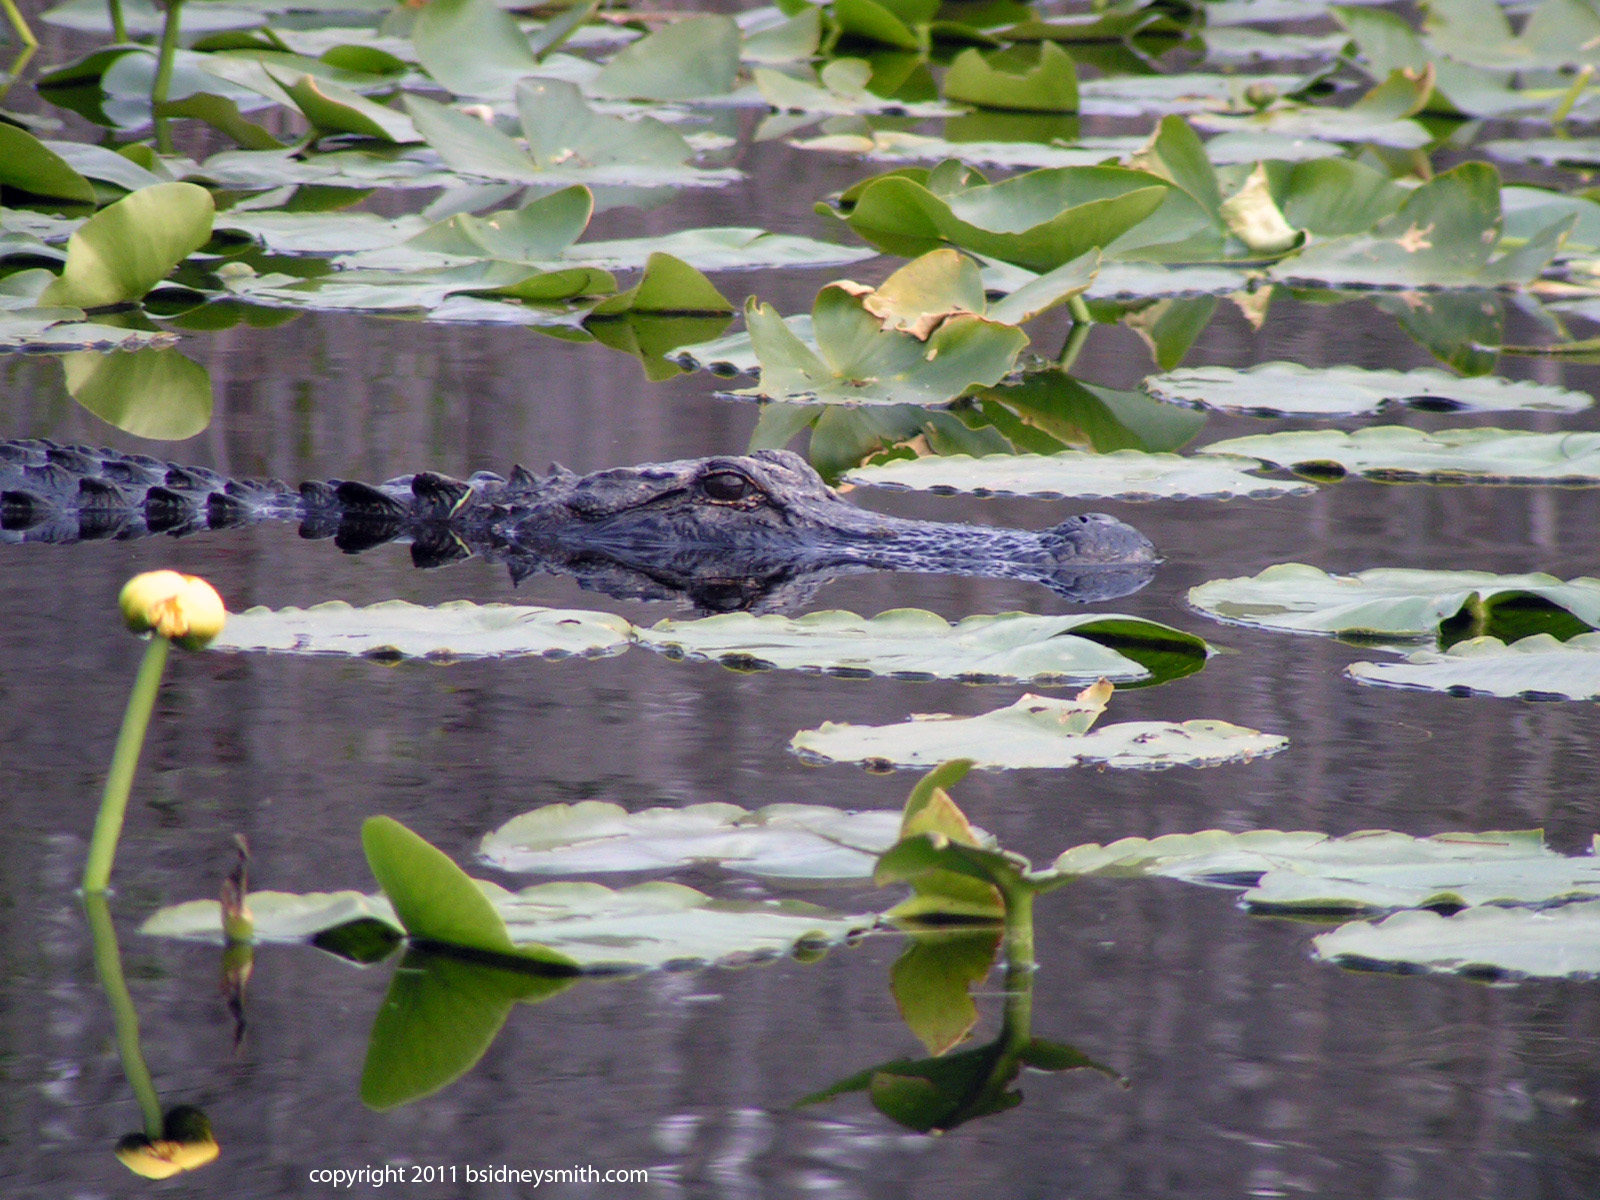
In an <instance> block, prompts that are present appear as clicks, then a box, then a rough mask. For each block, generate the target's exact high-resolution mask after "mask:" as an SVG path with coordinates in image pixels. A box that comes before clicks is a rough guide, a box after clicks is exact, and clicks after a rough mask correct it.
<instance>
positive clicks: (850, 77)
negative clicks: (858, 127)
mask: <svg viewBox="0 0 1600 1200" xmlns="http://www.w3.org/2000/svg"><path fill="white" fill-rule="evenodd" d="M751 75H752V76H753V77H754V79H755V83H756V87H757V88H758V89H759V90H760V92H761V97H762V99H764V100H765V101H766V102H767V103H768V104H770V105H771V106H772V107H773V108H775V109H777V110H779V112H801V113H807V114H816V116H825V115H831V116H847V115H850V114H863V113H895V114H897V115H903V116H915V117H946V116H950V115H951V114H953V113H956V112H959V111H961V110H960V109H957V108H952V107H951V106H949V105H947V104H943V103H939V102H934V101H919V102H908V101H905V100H897V99H893V98H890V97H885V96H880V95H878V94H877V93H875V92H872V91H870V90H868V87H867V83H868V81H869V80H870V79H871V78H872V66H871V64H870V63H868V62H866V60H864V59H859V58H835V59H833V60H832V61H830V62H828V63H826V64H825V65H824V66H823V67H822V69H821V70H819V71H818V72H817V73H816V75H815V76H810V77H802V76H797V75H791V74H787V73H785V72H784V71H777V70H773V69H772V68H770V67H757V68H755V70H753V71H752V72H751ZM816 116H813V117H812V120H815V119H816ZM809 123H810V122H809V121H799V122H797V123H788V124H787V128H784V129H783V132H786V133H787V132H791V131H792V130H793V129H794V128H796V127H797V125H800V124H809Z"/></svg>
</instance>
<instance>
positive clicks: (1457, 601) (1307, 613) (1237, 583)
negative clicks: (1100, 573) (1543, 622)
mask: <svg viewBox="0 0 1600 1200" xmlns="http://www.w3.org/2000/svg"><path fill="white" fill-rule="evenodd" d="M1529 597H1533V598H1535V599H1536V600H1538V601H1543V602H1544V603H1546V604H1549V605H1552V606H1554V607H1556V608H1558V609H1564V610H1565V611H1567V612H1568V613H1571V614H1572V615H1573V616H1574V617H1576V618H1577V619H1578V620H1580V621H1582V622H1583V623H1584V624H1586V625H1588V626H1590V627H1591V628H1593V627H1597V626H1600V579H1588V578H1580V579H1572V580H1569V581H1567V582H1565V583H1563V582H1562V581H1561V580H1559V579H1557V578H1556V577H1555V576H1554V575H1495V574H1493V573H1492V572H1489V571H1422V570H1412V569H1409V568H1378V569H1375V570H1370V571H1361V572H1359V573H1357V574H1355V575H1329V574H1328V573H1327V572H1326V571H1320V570H1318V569H1317V568H1316V567H1308V566H1305V565H1303V564H1301V563H1280V564H1278V565H1277V566H1272V567H1268V568H1267V569H1266V570H1265V571H1262V572H1261V574H1259V575H1256V576H1254V577H1253V578H1239V579H1214V580H1212V581H1211V582H1209V583H1202V584H1200V585H1199V586H1198V587H1194V588H1190V589H1189V603H1190V604H1192V605H1194V607H1195V608H1197V609H1199V610H1200V611H1201V612H1203V613H1205V614H1206V615H1207V616H1210V617H1215V618H1216V619H1217V620H1219V621H1227V622H1229V623H1231V624H1235V625H1254V626H1257V627H1259V628H1262V629H1281V630H1288V631H1291V632H1295V633H1330V634H1331V633H1338V634H1352V635H1361V636H1364V637H1377V638H1419V637H1429V636H1432V635H1433V634H1434V633H1435V632H1436V631H1437V630H1438V628H1439V626H1440V625H1441V624H1442V623H1443V622H1444V621H1446V620H1448V619H1449V618H1451V617H1454V616H1455V615H1456V614H1457V613H1460V612H1462V611H1463V610H1464V609H1471V610H1473V611H1474V612H1481V613H1483V614H1484V615H1485V617H1486V618H1492V616H1493V610H1494V609H1495V607H1496V606H1497V605H1506V604H1516V603H1519V602H1525V601H1526V600H1527V599H1528V598H1529Z"/></svg>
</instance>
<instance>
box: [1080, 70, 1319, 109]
mask: <svg viewBox="0 0 1600 1200" xmlns="http://www.w3.org/2000/svg"><path fill="white" fill-rule="evenodd" d="M1302 83H1304V79H1303V78H1302V77H1301V76H1299V75H1212V74H1207V73H1205V72H1203V71H1186V72H1182V73H1179V74H1174V75H1113V76H1107V77H1105V78H1103V79H1086V80H1083V81H1082V82H1080V83H1079V84H1078V97H1079V104H1080V106H1081V108H1082V110H1083V114H1084V116H1109V117H1137V116H1143V115H1144V114H1146V113H1201V112H1223V111H1229V110H1231V111H1235V112H1249V111H1251V110H1252V109H1253V108H1254V107H1255V106H1254V105H1252V104H1251V103H1250V102H1249V101H1248V100H1247V99H1246V98H1245V93H1246V92H1247V91H1248V90H1250V89H1251V88H1254V89H1256V90H1257V93H1258V94H1259V93H1261V92H1264V91H1266V90H1267V89H1270V90H1271V94H1277V95H1289V94H1291V93H1292V92H1293V91H1294V90H1295V89H1296V88H1297V87H1299V86H1300V85H1301V84H1302Z"/></svg>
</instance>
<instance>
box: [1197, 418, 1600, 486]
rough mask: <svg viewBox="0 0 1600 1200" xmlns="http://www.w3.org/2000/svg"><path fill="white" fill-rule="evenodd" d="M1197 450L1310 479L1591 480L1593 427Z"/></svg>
mask: <svg viewBox="0 0 1600 1200" xmlns="http://www.w3.org/2000/svg"><path fill="white" fill-rule="evenodd" d="M1200 453H1202V454H1225V455H1230V456H1235V457H1244V458H1255V459H1260V460H1261V461H1262V462H1264V463H1270V464H1273V465H1276V466H1280V467H1289V468H1292V469H1294V470H1298V471H1303V472H1305V473H1307V474H1314V475H1316V476H1318V477H1328V476H1339V475H1343V474H1347V473H1348V474H1355V475H1365V476H1367V477H1368V478H1370V479H1382V480H1388V481H1391V482H1406V481H1424V480H1425V481H1432V482H1439V483H1499V484H1511V483H1521V484H1538V483H1543V484H1563V485H1593V484H1595V483H1596V482H1597V481H1600V433H1529V432H1527V431H1524V430H1511V429H1488V428H1474V429H1440V430H1437V431H1435V432H1433V433H1427V432H1424V431H1423V430H1420V429H1412V428H1410V427H1409V426H1405V425H1374V426H1371V427H1370V428H1367V429H1358V430H1356V431H1355V432H1354V433H1344V432H1342V431H1340V430H1336V429H1303V430H1293V431H1290V432H1285V433H1265V434H1255V435H1252V436H1250V437H1242V438H1230V439H1229V440H1227V441H1224V442H1214V443H1212V444H1211V445H1209V446H1206V447H1203V448H1202V449H1201V451H1200Z"/></svg>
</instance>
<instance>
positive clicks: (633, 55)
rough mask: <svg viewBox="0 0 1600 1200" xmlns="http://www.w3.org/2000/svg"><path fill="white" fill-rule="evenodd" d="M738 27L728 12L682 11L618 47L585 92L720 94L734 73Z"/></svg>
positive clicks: (671, 96) (643, 96) (675, 96)
mask: <svg viewBox="0 0 1600 1200" xmlns="http://www.w3.org/2000/svg"><path fill="white" fill-rule="evenodd" d="M739 40H740V37H739V27H738V26H737V25H735V24H734V22H733V19H732V18H731V17H725V16H698V17H688V18H686V19H684V20H681V21H674V22H673V23H672V24H670V25H664V26H662V27H661V28H660V29H657V30H656V31H655V32H654V33H652V34H649V35H648V36H647V37H643V38H640V39H639V40H638V41H636V42H632V43H630V44H628V45H627V46H624V47H623V48H622V49H621V50H619V51H618V52H617V53H616V54H615V55H614V56H613V57H612V59H611V61H610V62H608V63H607V64H606V65H605V66H603V67H602V68H600V72H599V74H597V75H596V76H595V77H594V79H593V80H591V81H590V82H589V85H588V89H587V90H588V91H589V93H590V95H594V96H607V97H610V98H612V99H619V100H620V99H633V100H698V99H703V98H704V97H707V96H721V95H726V94H727V93H728V92H731V91H732V90H733V85H734V81H735V79H736V77H737V76H738V73H739Z"/></svg>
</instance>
